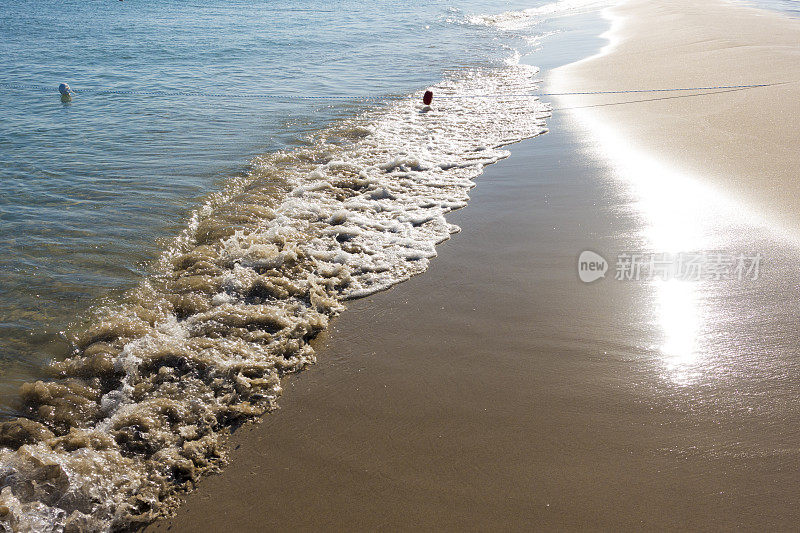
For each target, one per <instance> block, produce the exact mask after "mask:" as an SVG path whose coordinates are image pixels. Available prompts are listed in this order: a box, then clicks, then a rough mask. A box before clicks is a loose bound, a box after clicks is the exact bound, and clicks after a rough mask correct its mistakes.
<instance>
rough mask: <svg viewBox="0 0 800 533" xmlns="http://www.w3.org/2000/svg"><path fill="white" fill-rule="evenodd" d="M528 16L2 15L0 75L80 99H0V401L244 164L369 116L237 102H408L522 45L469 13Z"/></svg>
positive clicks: (9, 94) (88, 10) (388, 8)
mask: <svg viewBox="0 0 800 533" xmlns="http://www.w3.org/2000/svg"><path fill="white" fill-rule="evenodd" d="M539 3H543V2H539ZM531 5H536V2H531V1H529V0H528V1H522V0H509V1H501V2H487V1H480V0H464V1H443V0H435V1H432V2H425V3H410V2H399V1H390V0H380V1H377V2H369V3H365V2H355V1H347V0H340V1H326V2H322V1H319V0H305V1H296V2H288V3H286V2H283V3H278V2H272V1H246V2H245V1H225V2H219V1H210V2H178V1H172V0H167V1H159V2H151V1H139V0H127V1H125V2H118V1H106V2H84V1H77V0H66V1H50V0H21V1H18V2H6V3H4V5H3V9H2V12H1V13H0V34H2V35H3V38H2V39H1V40H0V71H1V72H2V73H3V79H2V80H0V81H2V82H3V83H6V84H22V85H32V86H50V87H52V88H53V89H54V90H55V88H56V87H57V86H58V84H59V83H61V82H66V83H69V84H70V86H71V87H72V88H73V89H74V90H75V91H76V93H77V94H76V96H75V97H74V98H73V99H72V101H71V102H66V103H62V101H61V100H60V98H59V96H58V94H57V93H55V92H50V93H47V92H41V91H36V90H30V89H14V88H8V87H6V88H4V89H3V93H4V96H3V98H2V99H0V117H2V127H0V190H2V195H0V286H1V287H2V291H0V394H2V395H6V394H11V393H12V391H14V390H16V388H17V387H18V386H19V383H20V382H21V381H24V380H26V379H30V377H35V376H37V375H38V372H39V368H40V366H41V365H42V364H43V362H44V361H46V360H48V359H49V358H51V357H54V356H59V355H61V354H63V353H65V351H66V350H67V349H68V345H67V344H66V343H65V342H64V341H63V339H62V336H61V335H59V332H60V331H63V330H64V329H65V328H66V327H67V326H68V325H69V324H70V323H71V321H73V320H74V319H75V317H76V316H78V315H80V314H81V313H83V312H84V311H85V310H86V308H87V307H89V306H90V305H92V303H94V302H95V301H96V300H97V299H98V298H103V297H106V296H109V295H113V294H115V293H116V292H119V291H120V290H122V289H126V288H129V287H131V286H132V285H134V284H135V283H136V281H137V280H138V279H139V278H140V277H141V276H142V275H143V273H144V272H145V271H146V270H147V265H148V264H149V263H150V262H151V261H152V260H153V259H154V258H155V257H156V256H157V255H158V253H159V251H160V250H161V249H162V247H163V242H161V241H164V240H165V239H169V238H171V237H173V236H174V235H175V234H177V233H178V232H179V231H180V230H181V229H182V228H183V226H184V225H185V222H186V218H187V216H188V214H189V212H190V210H191V209H192V208H194V207H196V206H197V205H198V204H199V202H200V201H201V200H202V198H203V197H204V195H206V194H207V193H208V192H209V191H212V190H216V189H218V188H219V187H221V186H222V185H223V184H224V183H225V182H226V180H228V179H229V178H230V177H232V176H236V175H239V174H241V173H243V172H245V171H246V170H247V168H248V166H249V163H250V161H251V160H252V158H253V157H254V156H257V155H260V154H264V153H268V152H272V151H275V150H279V149H284V148H291V147H294V146H298V145H303V144H304V143H306V142H308V141H307V136H308V134H309V133H311V132H313V131H316V130H318V129H320V128H321V127H322V126H323V125H325V124H328V123H330V122H331V121H335V120H337V119H341V118H343V117H348V116H351V115H354V114H355V113H357V112H359V111H361V110H363V109H364V108H365V107H366V105H365V104H364V103H361V102H359V101H357V100H355V99H350V98H345V99H341V100H331V101H324V100H323V101H303V100H286V101H274V100H267V99H257V98H237V97H235V96H238V95H242V94H248V93H249V94H253V93H257V94H271V95H319V96H324V95H337V96H347V97H357V96H367V95H403V94H406V93H409V92H411V91H414V90H418V89H420V88H424V87H426V86H428V85H431V84H433V83H436V82H438V81H440V80H441V79H442V76H443V73H444V72H445V71H447V70H448V69H458V68H462V67H465V66H471V65H491V64H493V63H497V62H501V61H502V60H504V59H505V58H506V57H508V56H509V54H510V50H511V47H512V46H517V47H519V46H524V45H525V43H524V41H523V40H521V39H515V37H516V36H515V35H514V32H513V31H506V32H504V34H503V35H502V36H500V35H498V33H497V31H496V29H495V28H492V27H490V26H487V25H482V24H472V23H470V22H469V19H470V17H471V16H473V15H475V14H484V13H500V12H503V11H506V10H513V9H519V8H522V7H531ZM518 33H519V37H523V36H526V35H529V34H530V33H529V31H528V29H526V30H525V31H522V30H520V31H519V32H518ZM84 90H85V91H84ZM95 90H113V91H132V92H134V93H136V92H146V91H153V90H155V91H193V92H194V91H197V92H209V93H215V94H223V95H230V97H229V98H228V97H224V96H223V97H216V96H215V97H203V96H171V97H166V96H146V95H137V94H125V95H114V94H97V93H95V92H91V91H95ZM4 403H5V402H3V401H0V406H2V405H4Z"/></svg>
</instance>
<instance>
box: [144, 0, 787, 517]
mask: <svg viewBox="0 0 800 533" xmlns="http://www.w3.org/2000/svg"><path fill="white" fill-rule="evenodd" d="M679 3H680V6H683V7H686V6H688V5H689V4H690V2H688V1H685V0H680V2H679ZM651 4H652V5H648V4H647V3H646V2H643V1H641V0H630V1H628V2H626V3H624V4H623V5H622V6H617V7H615V8H613V9H614V10H624V9H632V10H633V9H638V10H640V11H637V13H639V14H638V15H636V17H642V15H641V12H643V11H647V10H648V9H650V10H656V11H658V10H659V9H661V10H666V11H669V10H670V9H675V10H677V11H680V7H670V5H669V3H668V2H656V3H651ZM724 5H725V6H728V5H727V4H724ZM637 6H638V7H637ZM713 6H714V7H713V8H711V9H712V11H715V13H716V15H717V17H721V16H722V15H720V14H719V12H716V10H720V9H722V11H725V9H723V7H722V6H723V4H722V3H721V2H720V3H714V4H713ZM703 7H704V5H703V6H700V7H699V8H697V9H694V10H688V11H689V13H690V14H691V16H695V15H696V16H698V17H700V19H701V20H705V18H704V15H703V13H702V12H698V10H699V11H702V9H703ZM728 7H730V9H731V10H732V12H733V15H732V17H733V20H734V21H741V19H740V18H739V15H737V13H738V14H741V13H742V11H740V10H741V9H745V10H749V9H752V8H741V7H740V6H728ZM748 13H750V11H748ZM759 13H763V14H762V15H760V16H762V17H764V19H765V20H767V19H768V20H770V21H772V20H773V14H771V13H768V12H761V11H759ZM683 16H684V15H683V14H682V13H673V16H668V17H666V18H657V17H656V18H651V19H649V20H655V21H656V22H649V21H648V20H645V21H642V20H641V18H639V19H637V20H640V22H641V25H640V26H639V28H640V29H641V28H650V30H651V33H652V34H653V36H655V37H663V38H664V39H665V40H668V39H667V38H668V36H669V35H671V34H672V33H675V34H679V36H681V37H684V38H686V39H689V40H690V41H691V40H692V39H697V38H698V35H697V33H693V31H692V30H691V27H692V25H691V24H690V25H688V26H689V27H690V28H689V29H685V28H684V27H685V26H687V24H685V22H686V21H685V20H683V19H682V17H683ZM687 16H688V15H687ZM631 17H633V15H631ZM620 20H621V19H620ZM718 20H724V21H727V19H724V18H721V19H718ZM781 20H783V18H781ZM584 22H585V21H584ZM762 22H763V21H762ZM784 23H785V21H784V22H780V23H779V24H780V25H783V24H784ZM648 24H649V25H650V26H648ZM652 24H661V25H662V26H663V27H662V28H659V31H658V32H656V31H652V27H651V26H652ZM720 24H722V23H720ZM765 24H767V25H768V24H769V23H765ZM624 27H625V26H623V28H624ZM587 28H588V29H587ZM596 28H597V26H596V25H592V24H591V23H590V24H585V25H583V26H581V27H578V28H577V29H576V28H572V31H574V32H575V35H577V37H575V36H572V37H570V36H562V37H561V39H562V40H566V41H570V39H572V41H571V42H572V44H575V43H576V41H577V42H578V43H581V42H583V43H585V42H586V36H587V34H589V33H591V31H592V30H596ZM620 28H621V27H620V26H619V23H618V24H617V28H616V30H615V31H621V30H620ZM787 31H788V30H787ZM778 33H779V34H780V32H778ZM593 35H594V34H593ZM780 35H784V34H780ZM780 35H778V36H776V35H771V34H770V36H769V37H770V38H775V39H777V38H780ZM645 38H646V35H645V36H642V35H639V36H638V37H629V38H627V39H628V40H624V39H621V40H620V41H619V42H618V43H616V45H615V46H617V47H621V48H615V49H614V52H611V53H608V54H607V55H604V54H603V53H602V52H601V53H600V54H599V55H598V54H595V55H594V56H591V57H589V58H587V59H585V60H582V61H578V62H577V63H572V64H569V65H567V66H564V67H562V68H558V69H555V70H554V71H553V70H550V68H552V67H556V66H559V65H561V64H563V63H565V61H562V60H563V56H559V51H558V50H554V51H553V52H551V53H548V54H545V61H543V62H542V63H540V62H539V61H538V59H539V58H538V57H534V58H533V60H534V61H535V62H537V64H541V66H542V72H543V74H548V75H547V76H546V82H547V84H548V87H550V88H554V89H556V90H614V89H619V88H626V87H634V86H642V87H645V86H646V87H659V85H658V82H660V81H661V80H663V79H669V80H670V82H671V83H672V84H673V85H674V86H679V85H680V86H688V85H692V84H693V83H692V82H696V81H697V80H700V79H701V78H700V77H699V76H700V74H708V73H709V72H711V71H710V70H709V69H708V66H707V65H705V66H701V65H702V61H701V59H702V58H706V57H707V56H709V55H711V56H714V55H715V54H722V55H726V53H727V52H724V51H722V52H720V49H719V48H713V46H712V45H710V44H709V42H714V41H713V39H712V40H711V41H708V42H706V41H703V40H702V39H700V40H698V41H697V42H696V43H695V44H696V45H697V46H696V47H695V44H691V45H688V44H687V45H686V46H687V49H686V50H683V51H681V50H682V49H681V46H682V45H681V44H680V42H678V43H677V44H675V43H672V44H670V47H671V46H673V45H674V46H677V51H676V55H678V56H681V54H684V55H683V56H681V57H682V59H681V60H682V61H683V62H685V63H687V65H691V66H692V68H694V69H699V72H696V73H695V72H694V71H693V70H692V69H689V68H687V69H686V71H685V72H682V73H681V75H680V76H678V75H677V74H674V73H673V74H672V75H664V72H663V71H666V72H667V73H668V74H669V72H670V71H669V69H668V68H667V67H666V66H664V65H665V64H670V61H672V58H671V56H670V55H669V53H670V52H669V50H671V48H670V47H668V46H666V44H665V45H664V47H662V48H658V47H656V48H654V49H653V50H652V51H649V52H648V51H647V50H645V51H644V52H643V54H644V55H645V57H647V58H648V61H649V63H648V64H654V65H657V66H658V68H654V69H653V70H652V71H650V70H647V69H639V70H637V69H636V65H640V64H641V63H639V62H636V61H633V60H632V59H631V57H632V56H634V55H635V54H634V53H633V52H630V53H628V52H625V50H626V48H625V47H626V46H633V44H631V43H632V42H638V41H635V40H636V39H645ZM589 41H590V42H592V43H596V41H597V40H596V39H595V40H592V39H589ZM799 42H800V41H799ZM546 46H552V45H551V44H550V43H548V45H546ZM709 47H711V48H709ZM597 48H599V46H598V47H594V48H593V50H597ZM608 50H610V49H608ZM620 50H621V51H622V52H623V55H624V57H626V58H627V59H619V58H618V57H617V53H618V52H619V51H620ZM710 50H711V53H710V54H709V53H707V52H709V51H710ZM571 51H572V49H571ZM561 52H562V53H563V51H561ZM742 53H743V54H745V55H746V52H744V51H742ZM759 53H761V52H758V51H756V53H755V55H756V56H758V55H759ZM625 54H629V55H625ZM647 54H652V56H650V55H647ZM691 54H695V55H696V56H697V57H698V59H696V63H691V62H688V61H687V59H686V57H685V56H687V55H688V56H691ZM586 55H588V53H587V54H586ZM692 57H694V56H692ZM726 57H727V56H726ZM574 59H575V58H573V59H572V60H574ZM548 61H549V62H550V64H548ZM609 65H611V66H609ZM783 66H784V67H786V65H783ZM722 67H723V65H716V68H717V69H719V68H722ZM786 68H788V67H786ZM703 69H705V70H703ZM640 71H643V72H640ZM693 73H694V75H695V77H694V78H692V76H691V75H692V74H693ZM712 73H713V72H712ZM612 74H613V75H612ZM637 74H640V75H641V76H640V78H637ZM659 75H660V76H661V77H659ZM726 75H730V76H733V74H732V73H728V74H726ZM648 76H649V77H648ZM729 79H734V78H729ZM613 84H618V85H617V86H614V85H613ZM637 84H639V85H637ZM786 90H788V89H787V88H786V87H781V88H768V90H766V91H764V93H765V98H766V100H767V101H771V102H772V103H775V99H778V100H779V95H780V94H783V91H786ZM775 91H777V93H776V94H773V92H775ZM753 93H754V91H740V92H732V93H723V94H711V95H705V96H698V97H693V96H692V97H688V98H678V99H676V98H669V99H651V98H637V99H635V100H636V101H631V100H634V99H631V98H625V97H618V96H609V95H603V96H602V97H601V96H585V97H584V96H581V97H576V98H571V97H570V98H563V99H561V100H560V101H562V102H563V103H564V104H565V106H566V107H581V108H582V109H572V110H569V111H570V112H567V111H568V110H567V109H557V111H558V113H555V114H554V116H553V117H552V118H550V119H549V120H548V127H549V133H548V134H547V135H544V136H541V137H538V138H534V139H529V140H526V141H523V142H521V143H519V144H517V145H514V146H512V147H511V148H510V150H511V152H512V155H511V157H510V158H508V159H507V160H504V161H500V162H498V163H496V164H494V165H491V166H489V167H487V168H486V169H485V171H484V174H483V175H482V176H481V177H480V178H479V179H478V180H477V187H476V188H474V189H473V190H472V191H471V193H470V196H471V199H470V202H469V206H468V208H467V209H463V210H459V211H456V212H453V213H451V214H449V215H448V222H450V223H455V224H458V225H459V226H460V227H461V228H462V232H461V233H460V234H458V235H455V236H454V237H453V238H452V239H451V240H449V241H447V242H445V243H443V244H442V245H440V246H439V247H438V248H437V251H438V252H439V256H438V257H437V258H436V259H435V260H433V261H432V263H431V266H430V268H429V270H428V271H426V272H425V273H424V274H422V275H420V276H416V277H414V278H412V279H410V280H408V281H406V282H404V283H402V284H400V285H397V286H395V287H393V288H392V289H390V290H388V291H386V292H382V293H379V294H376V295H373V296H370V297H369V298H366V299H362V300H356V301H352V302H350V303H349V306H348V309H347V311H345V313H343V314H342V316H340V317H339V318H337V319H336V320H335V321H334V322H333V324H332V326H331V329H330V330H329V331H328V332H326V334H325V336H324V337H322V338H320V339H319V341H318V345H317V346H318V348H319V349H318V354H319V360H318V362H317V364H316V365H315V366H314V367H312V368H310V369H308V370H306V371H305V372H303V373H301V374H299V375H297V376H293V377H291V378H290V379H289V380H288V382H287V384H286V392H285V394H284V397H283V399H282V400H281V409H280V410H278V411H276V412H274V413H272V414H270V415H268V416H266V417H264V419H263V421H262V423H261V424H259V425H254V426H249V427H245V428H243V429H242V430H240V431H239V432H237V433H235V434H234V436H233V437H232V439H231V442H230V444H231V445H232V447H233V450H232V453H231V462H230V464H229V465H228V466H227V467H226V468H225V469H224V470H223V472H222V474H221V475H217V476H212V477H209V478H207V479H205V480H203V481H202V482H201V484H200V485H199V488H198V489H197V490H196V491H195V492H193V493H192V494H190V495H188V497H187V498H186V500H187V501H186V504H185V505H184V506H183V507H181V508H180V509H179V510H178V513H177V516H176V517H174V518H172V519H168V520H162V521H160V522H156V523H154V524H152V525H151V526H149V527H148V528H146V530H147V531H171V532H173V533H174V532H183V531H185V532H196V531H212V530H217V529H221V528H228V529H234V530H237V531H239V530H240V531H256V530H264V529H285V528H287V527H290V528H291V529H294V530H301V531H310V530H319V529H323V528H324V529H330V530H374V529H378V528H390V529H399V530H419V529H437V530H465V529H469V530H483V529H498V528H503V529H509V530H525V529H529V528H530V527H531V526H535V527H537V528H583V529H596V528H608V529H610V528H615V529H619V528H622V529H634V528H636V529H641V528H645V529H651V528H652V529H664V528H676V529H677V528H687V527H691V528H697V529H732V528H735V527H745V528H758V527H772V528H786V529H789V528H790V527H792V526H793V525H794V524H795V523H796V522H797V520H798V519H800V513H798V511H797V510H796V508H795V506H794V505H793V502H794V500H795V499H796V496H797V495H798V494H800V485H799V484H798V482H797V480H796V475H795V468H794V464H796V461H797V459H798V452H797V450H796V442H797V440H798V438H800V435H798V431H797V430H795V429H794V428H793V427H792V425H791V421H792V420H793V417H795V416H797V415H799V414H800V412H798V411H800V406H797V402H796V401H794V398H795V397H796V394H795V393H796V385H795V381H796V380H795V378H794V377H793V376H796V375H798V371H797V370H798V369H797V368H796V367H797V365H795V363H794V362H793V361H795V360H796V359H797V360H800V358H798V357H797V356H798V355H800V354H798V347H797V346H798V342H797V341H798V339H797V335H796V333H794V331H795V329H794V328H795V322H796V302H797V301H800V288H798V285H797V283H796V275H795V273H794V266H793V265H794V258H795V257H796V256H797V253H798V249H797V247H796V244H794V243H793V241H791V239H790V241H791V242H787V240H786V239H784V238H783V237H785V236H784V235H781V234H780V232H779V231H776V230H775V228H774V225H771V223H772V222H774V221H775V220H779V221H780V222H781V223H783V224H784V225H785V226H786V227H789V228H791V227H792V226H791V224H792V217H791V216H789V215H791V209H789V207H790V204H789V203H787V202H784V204H781V205H780V208H777V209H769V210H768V212H767V213H766V214H765V216H761V214H760V213H757V212H755V211H756V210H757V208H764V207H765V205H766V204H769V199H770V197H769V194H768V191H767V190H766V189H765V188H764V186H765V182H764V181H761V182H759V181H758V180H757V179H756V178H755V177H754V178H752V179H750V181H748V182H747V183H748V185H751V188H755V189H756V191H755V193H753V194H750V195H746V194H743V190H742V188H739V189H736V190H734V191H733V192H732V193H731V194H723V193H721V192H720V190H719V189H720V187H723V186H731V184H732V182H730V181H726V180H725V176H732V177H731V178H730V179H734V178H738V179H742V178H741V176H743V175H746V173H747V172H748V169H749V168H751V167H752V168H762V170H765V171H766V170H768V171H770V172H773V173H777V174H770V176H774V175H779V176H783V181H781V187H782V188H781V189H779V192H780V191H782V192H783V194H785V196H786V197H787V198H790V197H791V194H786V192H785V191H786V190H787V189H788V190H792V186H793V185H792V184H791V183H789V179H788V178H790V176H786V175H784V174H785V172H782V170H781V169H783V170H785V169H786V168H797V167H794V166H793V165H794V159H793V158H794V157H796V156H795V155H793V154H789V153H786V152H788V150H786V147H787V146H793V145H794V144H793V143H794V141H793V140H792V139H793V138H792V136H791V135H789V136H788V137H781V135H788V134H789V133H791V131H790V130H787V129H780V128H779V129H778V131H776V132H772V135H771V136H769V137H768V138H766V139H760V140H759V143H760V144H759V146H761V147H762V148H763V146H764V143H767V144H768V143H773V144H774V145H775V146H777V147H783V148H784V150H783V152H782V153H781V157H777V158H776V159H775V160H774V161H766V162H765V161H763V160H762V159H763V157H764V154H763V153H762V154H761V158H759V157H754V156H753V150H754V149H755V148H753V147H752V146H750V145H746V146H744V149H743V150H741V151H740V150H737V149H735V148H731V146H735V143H736V142H742V141H741V138H739V137H737V135H739V134H740V132H739V131H738V130H735V129H734V130H730V131H734V133H735V134H734V136H733V137H734V138H733V140H729V142H731V143H734V144H726V143H725V142H722V140H720V139H719V136H720V135H722V133H724V132H725V131H728V130H727V129H726V128H728V127H729V126H730V123H731V121H734V122H735V121H739V120H745V119H746V118H747V117H748V116H751V115H755V113H753V110H754V107H755V108H756V109H757V110H758V111H761V110H762V108H764V107H768V106H766V103H765V102H761V101H756V100H754V97H753ZM730 97H732V98H734V103H733V104H727V103H725V101H724V100H723V99H724V98H730ZM609 104H610V105H609ZM584 106H589V107H584ZM595 106H597V107H595ZM748 106H750V107H748ZM767 111H768V112H769V113H777V112H778V110H777V109H776V108H775V106H773V107H769V108H768V109H767ZM792 112H794V110H793V111H792ZM726 113H729V114H732V115H731V116H728V117H727V118H726ZM715 118H716V119H717V122H715V121H714V119H715ZM694 119H697V120H698V121H699V123H700V124H702V126H703V127H702V128H700V127H689V126H687V124H691V121H692V120H694ZM753 120H755V119H753ZM785 121H786V122H785V123H783V124H784V125H786V124H789V125H790V124H791V123H792V119H791V116H788V117H785ZM672 131H681V132H683V133H684V135H683V136H675V135H671V132H672ZM759 131H761V130H759ZM607 133H609V134H610V135H611V137H609V136H607V135H606V134H607ZM762 133H764V132H763V131H762ZM612 141H613V142H612ZM765 153H770V152H765ZM626 158H627V159H626ZM743 158H744V159H747V158H749V160H748V161H744V159H743ZM733 159H735V160H736V161H735V162H733V161H729V160H733ZM705 162H709V164H708V165H706V164H704V163H705ZM701 163H703V164H701ZM735 163H738V164H741V165H742V168H740V169H739V170H738V171H737V172H736V173H733V172H730V173H728V170H730V169H732V168H734V167H735V166H736V164H735ZM727 165H734V167H729V166H727ZM748 165H750V166H748ZM659 181H661V182H665V183H660V184H658V183H656V185H657V186H654V183H653V182H659ZM758 185H760V186H761V188H760V189H759V188H757V187H756V186H758ZM784 186H785V187H784ZM743 201H744V202H745V205H744V206H743V204H742V202H743ZM748 203H749V204H750V205H749V206H748V205H747V204H748ZM772 207H774V206H772ZM754 208H756V209H754ZM687 220H688V221H689V222H690V223H688V224H687V223H686V221H687ZM750 245H753V246H755V247H756V248H757V249H758V250H762V251H764V252H765V253H766V255H767V256H768V257H769V259H770V261H771V263H770V264H769V269H768V270H767V271H765V273H764V276H763V279H760V280H758V282H753V283H751V284H746V285H744V284H736V283H720V284H711V283H696V284H684V285H678V286H675V285H669V284H665V285H663V286H660V285H659V284H658V283H623V282H615V281H614V280H613V279H607V280H603V281H600V282H598V283H595V284H582V283H581V282H580V281H579V280H578V279H577V274H576V272H575V261H576V259H577V257H578V254H579V253H580V251H581V250H587V249H591V250H597V251H600V252H603V253H611V252H614V251H624V250H636V249H649V250H656V251H664V250H667V251H673V250H682V249H686V248H689V249H705V248H709V249H719V248H721V247H730V249H737V250H738V249H740V248H741V247H746V246H750ZM765 331H768V333H765Z"/></svg>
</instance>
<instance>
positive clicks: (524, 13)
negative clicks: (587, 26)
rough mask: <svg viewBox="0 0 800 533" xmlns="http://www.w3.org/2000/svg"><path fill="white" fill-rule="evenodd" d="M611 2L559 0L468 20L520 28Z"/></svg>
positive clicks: (488, 24) (602, 0)
mask: <svg viewBox="0 0 800 533" xmlns="http://www.w3.org/2000/svg"><path fill="white" fill-rule="evenodd" d="M610 3H611V2H610V0H559V1H557V2H551V3H549V4H544V5H541V6H537V7H532V8H530V9H522V10H519V11H505V12H503V13H498V14H494V15H475V16H472V17H469V19H468V22H469V23H470V24H474V25H478V26H491V27H494V28H498V29H501V30H519V29H522V28H527V27H529V26H532V25H534V24H539V23H541V22H543V21H544V20H547V19H548V18H552V17H558V16H563V15H575V14H577V13H580V12H585V11H591V10H594V9H599V8H601V7H605V6H607V5H609V4H610Z"/></svg>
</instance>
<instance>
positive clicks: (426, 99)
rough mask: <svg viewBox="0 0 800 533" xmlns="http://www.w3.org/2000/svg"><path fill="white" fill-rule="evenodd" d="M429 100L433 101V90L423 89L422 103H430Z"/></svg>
mask: <svg viewBox="0 0 800 533" xmlns="http://www.w3.org/2000/svg"><path fill="white" fill-rule="evenodd" d="M431 102H433V91H425V94H424V95H423V96H422V103H423V104H425V105H431Z"/></svg>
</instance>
